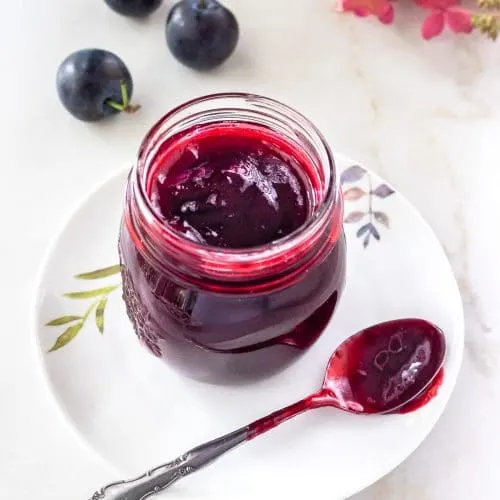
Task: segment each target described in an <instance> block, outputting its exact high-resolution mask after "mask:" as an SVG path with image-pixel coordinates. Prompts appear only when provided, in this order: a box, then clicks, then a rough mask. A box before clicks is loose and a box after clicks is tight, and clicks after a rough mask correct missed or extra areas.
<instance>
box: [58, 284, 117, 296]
mask: <svg viewBox="0 0 500 500" xmlns="http://www.w3.org/2000/svg"><path fill="white" fill-rule="evenodd" d="M119 286H120V285H113V286H105V287H103V288H95V289H94V290H85V291H82V292H69V293H65V294H64V296H65V297H68V298H69V299H91V298H93V297H100V296H101V295H107V294H108V293H111V292H113V291H114V290H116V289H117V288H118V287H119Z"/></svg>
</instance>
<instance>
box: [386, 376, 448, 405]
mask: <svg viewBox="0 0 500 500" xmlns="http://www.w3.org/2000/svg"><path fill="white" fill-rule="evenodd" d="M443 380H444V369H443V368H441V370H439V372H438V374H437V375H436V377H435V378H434V380H433V381H432V383H431V384H430V385H429V387H427V389H425V391H423V392H422V394H420V395H419V396H417V397H416V398H415V399H414V400H412V401H410V402H409V403H407V404H405V405H403V406H402V407H401V408H399V409H398V410H396V411H395V413H411V412H412V411H416V410H418V409H419V408H422V406H425V405H426V404H427V403H428V402H429V401H431V400H432V399H434V398H435V397H436V396H437V395H438V392H439V388H440V387H441V384H442V383H443Z"/></svg>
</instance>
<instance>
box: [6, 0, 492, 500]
mask: <svg viewBox="0 0 500 500" xmlns="http://www.w3.org/2000/svg"><path fill="white" fill-rule="evenodd" d="M168 4H169V2H168V1H166V2H165V5H164V7H163V8H162V10H161V11H159V12H157V13H156V15H155V16H154V17H153V18H152V19H151V20H150V21H148V22H145V23H135V22H131V21H128V20H126V19H123V18H120V17H118V16H116V15H115V14H114V13H113V12H111V11H110V10H108V9H107V8H106V7H105V5H104V2H103V1H102V0H94V1H88V0H71V2H69V1H66V0H43V1H38V0H17V1H14V2H12V1H11V2H6V3H5V5H4V6H2V16H1V20H0V23H1V27H0V41H1V43H0V62H1V65H0V67H1V68H2V71H1V75H2V76H1V77H0V91H1V96H2V106H1V120H0V127H1V132H0V140H1V151H2V153H3V162H2V167H1V169H2V186H1V196H0V214H1V219H0V220H1V231H0V248H1V253H0V256H1V258H0V269H1V276H2V281H3V286H2V287H0V304H1V305H2V307H1V311H2V318H3V321H2V339H3V340H2V348H1V350H0V396H1V399H2V405H1V410H0V443H1V446H0V498H15V499H19V500H31V499H35V498H36V499H51V500H58V499H61V500H67V499H68V498H71V499H73V498H75V499H77V498H82V499H83V498H85V497H86V496H85V495H86V494H87V493H88V492H89V491H90V490H91V489H92V488H93V487H94V486H96V485H99V484H101V483H102V482H103V481H106V480H107V479H108V478H109V470H106V467H105V466H103V464H102V463H101V462H99V461H97V460H96V459H95V457H93V456H91V455H89V454H88V452H87V451H86V450H84V449H82V448H81V447H80V446H79V445H78V443H77V442H76V441H75V440H74V438H73V435H72V434H71V432H70V431H69V430H68V428H67V427H66V426H64V425H63V424H62V421H61V419H60V417H59V415H58V414H57V412H56V411H55V407H54V405H53V402H52V401H51V398H50V396H49V395H48V394H47V391H46V389H45V387H44V386H43V384H42V382H41V379H40V374H39V367H38V366H37V364H36V362H35V356H34V354H33V351H34V346H33V343H32V341H31V336H30V331H29V306H30V298H31V296H32V293H33V285H34V279H35V276H36V273H37V269H38V267H39V265H40V262H41V258H42V255H43V253H44V251H45V250H46V248H47V246H48V244H49V242H50V240H51V238H52V237H53V235H54V233H55V232H56V231H57V230H58V229H59V228H60V227H61V226H62V224H63V223H64V220H65V218H66V216H67V214H68V212H69V210H70V209H72V208H73V207H74V206H75V205H76V204H77V202H78V200H79V199H81V198H82V196H84V194H85V193H86V192H87V191H88V190H89V189H91V188H92V186H93V185H95V184H96V183H97V182H99V180H100V179H101V178H103V177H105V176H106V175H107V174H108V173H109V172H110V171H112V170H114V169H116V168H117V167H118V166H120V165H122V164H123V163H124V162H125V161H129V160H130V158H131V157H133V155H134V153H135V151H136V148H137V145H138V142H139V140H140V139H141V137H142V136H143V134H144V133H145V131H146V130H147V128H148V126H149V125H150V124H151V123H152V122H153V121H154V120H155V119H156V118H158V117H159V116H160V115H161V114H162V113H163V112H165V111H166V110H168V109H169V108H171V107H172V106H173V105H175V104H178V103H180V102H182V101H184V100H186V99H187V98H189V97H193V96H196V95H199V94H203V93H209V92H213V91H223V90H246V91H252V92H257V93H263V94H267V95H270V96H272V97H275V98H278V99H281V100H283V101H285V102H287V103H289V104H291V105H293V106H295V107H297V108H299V109H300V110H302V111H303V112H305V113H306V114H307V115H309V116H310V117H311V118H312V119H313V120H314V121H315V122H316V123H317V124H318V125H319V126H320V128H322V129H323V130H324V132H325V134H326V135H327V137H328V138H329V140H330V141H331V144H332V146H333V147H334V148H335V149H337V150H340V151H344V152H346V153H348V154H349V155H350V156H352V157H354V158H358V159H359V160H360V161H363V162H364V163H365V164H366V165H367V166H369V167H370V168H372V169H373V170H375V171H376V172H378V173H379V174H381V175H382V176H383V177H385V178H386V179H388V180H389V181H390V182H392V183H393V184H394V185H395V186H396V187H397V188H398V189H399V190H400V191H401V192H402V193H403V194H405V195H406V196H407V197H408V198H409V199H410V200H411V201H412V202H413V203H414V204H415V205H416V206H417V207H418V208H419V209H420V211H421V212H422V214H423V216H424V217H425V218H426V219H427V220H428V221H429V223H430V224H431V226H432V227H433V228H434V230H435V232H436V233H437V235H438V237H439V239H440V240H441V242H442V244H443V246H444V247H445V249H446V252H447V253H448V255H449V258H450V260H451V262H452V265H453V268H454V271H455V273H456V276H457V279H458V281H459V283H460V287H461V291H462V295H463V301H464V306H465V313H466V328H467V331H466V349H465V358H464V363H463V369H462V372H461V375H460V378H459V381H458V385H457V388H456V390H455V392H454V394H453V396H452V399H451V401H450V404H449V406H448V408H447V410H446V412H445V414H444V415H443V417H442V419H441V420H440V422H439V423H438V425H437V426H436V428H435V430H434V431H433V432H432V433H431V435H430V436H429V437H428V439H427V440H426V441H425V442H424V444H423V445H422V446H421V447H420V448H419V449H418V450H417V451H416V452H415V453H414V454H413V455H412V456H411V457H410V458H409V459H408V460H407V461H406V462H405V463H404V464H402V465H401V466H400V467H399V468H398V469H397V470H395V471H394V472H393V473H392V474H390V475H389V476H387V477H386V478H384V479H382V480H380V481H379V482H378V483H377V484H375V485H374V486H372V487H371V488H369V489H367V490H365V491H364V492H363V493H361V494H359V495H357V496H356V497H354V498H355V499H356V500H402V499H404V500H448V499H449V500H468V499H469V498H470V497H471V495H472V496H474V497H475V498H481V499H482V500H489V499H491V500H493V499H496V498H498V491H499V490H500V474H498V472H497V468H498V464H499V463H500V433H498V431H497V422H498V413H499V412H500V391H499V390H498V387H500V375H499V373H498V367H499V363H500V294H499V293H498V283H500V259H499V257H498V247H499V243H500V236H499V229H498V226H499V224H498V223H499V214H500V196H499V195H498V186H499V185H500V164H499V155H498V144H499V137H500V106H499V103H500V85H499V81H500V46H499V45H498V44H497V45H495V44H492V43H491V42H489V41H487V40H485V39H482V38H480V37H479V36H475V35H472V36H463V37H455V36H453V35H444V36H442V37H441V38H439V39H436V40H434V41H432V42H424V41H422V40H420V38H419V32H418V24H417V21H416V17H417V15H419V14H420V13H419V12H417V11H412V9H411V8H410V7H409V6H404V5H403V6H400V9H399V14H401V15H399V16H398V19H397V20H396V24H395V25H394V26H392V27H386V26H383V25H381V24H379V23H378V22H375V21H374V22H371V21H367V20H360V19H357V18H353V17H351V16H339V15H337V14H336V13H335V12H334V11H333V10H332V4H331V2H330V1H329V0H273V1H272V2H271V1H269V0H255V1H251V2H250V1H244V0H232V1H229V0H228V1H227V4H228V5H230V6H231V7H232V8H233V10H234V12H235V13H236V14H237V16H238V18H239V20H240V23H241V28H242V38H241V42H240V44H239V47H238V50H237V53H236V54H235V55H234V57H233V58H232V59H231V60H230V62H228V64H227V65H225V66H224V67H223V68H222V69H221V70H220V71H217V72H215V73H214V74H210V75H199V74H197V73H194V72H191V71H189V70H186V69H184V68H183V67H181V66H180V65H178V64H177V63H176V62H175V61H174V60H173V59H172V58H171V57H170V56H169V54H168V53H167V49H166V46H165V44H164V39H163V23H164V19H165V16H166V12H167V10H168ZM401 10H402V11H403V12H401ZM87 46H98V47H102V48H107V49H109V50H113V51H115V52H117V53H118V54H120V55H121V56H122V57H123V59H124V60H125V61H126V62H127V63H128V65H129V66H130V69H131V70H132V72H133V74H134V76H135V83H136V94H135V98H136V100H137V101H138V102H140V103H141V104H142V106H143V108H142V110H141V111H140V113H139V114H137V115H135V116H133V117H128V116H123V117H120V118H118V119H117V120H111V121H109V122H107V123H103V124H97V125H87V124H83V123H79V122H77V121H75V120H74V119H73V118H72V117H71V116H69V115H68V114H67V113H66V112H65V111H64V110H63V108H62V107H61V105H60V104H59V102H58V100H57V96H56V93H55V85H54V77H55V71H56V68H57V65H58V63H59V62H60V61H61V60H62V59H63V58H64V57H65V56H66V55H67V54H68V53H69V52H71V51H72V50H75V49H78V48H82V47H87ZM409 244H411V241H410V242H409ZM422 265H425V263H424V262H423V263H422ZM381 452H383V450H381ZM332 475H333V477H334V471H332Z"/></svg>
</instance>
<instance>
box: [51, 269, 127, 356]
mask: <svg viewBox="0 0 500 500" xmlns="http://www.w3.org/2000/svg"><path fill="white" fill-rule="evenodd" d="M120 271H121V266H120V265H118V264H117V265H115V266H109V267H103V268H102V269H97V270H95V271H91V272H89V273H81V274H77V275H76V276H75V278H77V279H82V280H97V279H101V278H106V277H108V276H113V275H115V274H118V273H119V272H120ZM118 288H120V284H117V285H111V286H104V287H101V288H94V289H92V290H82V291H78V292H68V293H65V294H63V296H64V297H67V298H69V299H81V300H87V299H94V300H92V301H91V303H90V304H89V305H88V307H87V310H86V311H85V313H84V314H83V315H82V316H76V315H67V316H60V317H58V318H55V319H53V320H52V321H49V322H48V323H46V326H61V325H68V324H71V323H73V322H76V323H73V324H72V325H70V326H68V328H67V329H66V330H65V331H64V333H62V334H61V335H60V336H59V337H58V338H57V340H56V342H55V344H54V345H53V346H52V348H51V349H50V350H49V352H53V351H57V350H58V349H61V347H64V346H65V345H67V344H68V343H69V342H71V341H72V340H73V339H74V338H75V337H76V336H77V335H78V332H80V330H81V329H82V328H83V327H84V326H85V324H86V322H87V320H88V319H89V317H90V316H91V315H93V313H94V309H95V324H96V325H97V329H98V330H99V332H100V333H101V334H103V333H104V312H105V310H106V305H107V303H108V296H109V294H110V293H112V292H114V291H115V290H116V289H118Z"/></svg>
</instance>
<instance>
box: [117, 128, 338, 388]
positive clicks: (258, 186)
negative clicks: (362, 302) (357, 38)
mask: <svg viewBox="0 0 500 500" xmlns="http://www.w3.org/2000/svg"><path fill="white" fill-rule="evenodd" d="M297 148H298V146H297V145H296V144H294V143H290V142H289V141H287V140H285V139H284V138H283V137H281V136H280V135H279V134H277V133H276V132H274V131H272V130H269V129H264V128H261V127H256V126H254V125H253V126H250V125H247V124H245V123H238V124H235V125H231V126H227V125H225V124H222V125H221V126H220V127H214V126H207V127H204V126H201V127H196V128H193V129H190V130H187V131H185V132H183V133H181V134H177V135H176V136H174V137H173V138H171V139H169V140H167V141H165V142H164V143H163V144H161V145H160V146H159V147H158V148H157V149H156V150H155V151H156V152H155V158H154V162H153V163H152V164H150V166H149V168H150V171H151V175H150V176H149V177H148V178H147V180H146V182H145V192H146V194H147V195H148V197H149V200H150V203H151V206H152V209H153V210H154V211H155V212H156V214H157V216H159V217H160V219H161V220H162V221H163V222H164V227H165V228H169V229H170V230H171V229H172V228H173V229H174V230H175V232H177V233H179V232H180V233H182V235H183V236H184V238H186V241H185V243H183V244H185V245H189V244H191V242H190V240H196V241H197V242H198V243H201V244H202V245H204V246H206V248H207V251H211V249H213V251H219V250H217V249H220V248H221V247H223V248H231V249H233V248H234V249H238V250H240V249H245V248H248V249H250V250H251V249H252V248H256V246H258V245H262V244H266V243H270V242H275V241H277V240H279V239H280V238H283V237H285V236H286V235H287V234H289V233H291V232H293V231H300V226H301V225H302V224H303V222H304V221H305V220H306V219H307V218H308V217H309V216H310V212H311V210H312V204H311V203H310V200H312V199H313V198H314V196H315V194H314V189H315V186H314V181H311V179H310V178H309V177H310V174H309V172H310V165H308V164H307V163H306V161H305V160H304V158H305V156H304V153H303V152H301V151H299V150H297ZM129 188H130V186H129ZM311 193H312V194H311ZM127 196H129V197H130V190H129V194H128V195H127ZM339 203H341V201H340V202H339ZM340 213H341V210H340ZM334 219H335V218H334V215H333V214H332V215H331V218H330V219H328V220H329V221H330V220H331V221H332V222H331V225H332V226H331V227H333V225H334V222H335V220H334ZM130 220H131V216H130V212H127V211H126V212H125V214H124V218H123V222H122V227H121V231H120V241H119V251H120V256H121V263H122V275H123V284H124V293H123V296H124V301H125V304H126V308H127V313H128V316H129V318H130V320H131V322H132V324H133V326H134V329H135V331H136V334H137V335H138V337H139V339H140V340H141V341H142V342H143V344H144V345H146V346H147V347H148V348H149V350H150V351H151V352H152V353H153V354H155V355H156V356H158V357H161V358H163V359H165V360H166V361H167V362H168V363H169V364H170V365H173V366H174V367H176V368H177V369H178V370H180V371H181V372H183V373H185V374H186V375H188V376H190V377H192V378H196V379H201V380H205V381H210V382H215V383H238V382H246V381H249V380H252V379H256V378H261V377H263V376H268V375H270V374H272V373H273V372H275V371H277V370H280V369H282V368H283V367H284V366H286V365H287V364H288V363H290V362H291V361H292V360H294V359H296V358H297V357H298V356H299V355H300V354H302V353H303V352H304V351H305V350H306V349H307V348H308V347H309V346H310V345H312V344H313V343H314V341H315V340H316V339H317V338H318V337H319V336H320V335H321V333H322V332H323V331H324V328H325V327H326V325H327V323H328V321H329V320H330V317H331V315H332V314H333V312H334V309H335V307H336V305H337V303H338V300H339V298H340V295H341V293H342V291H343V287H344V281H345V257H346V246H345V237H344V234H343V232H342V231H340V234H339V236H338V238H336V239H329V240H328V244H327V245H326V246H325V247H324V249H326V250H323V251H322V254H321V255H322V258H320V259H315V258H314V259H312V260H311V263H310V264H309V263H308V262H307V261H306V263H305V264H304V265H303V266H302V265H301V268H300V269H301V271H300V274H298V275H297V277H296V278H294V279H293V281H290V282H286V284H284V285H281V284H280V285H279V286H274V285H273V283H274V280H276V279H278V278H279V279H280V280H281V278H282V275H280V276H279V277H278V278H276V277H275V276H273V275H270V276H269V277H268V278H266V279H267V280H268V281H266V282H265V283H269V286H267V284H266V287H265V291H263V288H259V287H260V286H261V285H262V279H260V281H255V282H253V281H252V280H251V279H249V280H245V282H244V283H243V285H244V286H242V288H241V289H242V290H244V291H241V292H238V293H235V292H234V291H232V290H233V288H231V287H230V285H231V286H234V283H231V284H227V291H226V284H225V283H224V282H220V283H218V286H217V288H216V290H214V287H213V286H212V282H210V286H205V284H204V282H203V279H201V278H199V279H198V278H197V279H196V281H193V280H192V279H191V277H190V276H187V277H186V278H184V277H183V276H179V274H173V273H171V272H170V271H168V270H166V269H165V268H163V269H162V270H161V271H160V270H159V268H158V266H154V265H153V264H152V259H151V257H150V255H148V253H147V251H145V249H144V247H143V246H142V243H141V237H140V235H139V234H138V233H137V230H136V227H137V224H139V222H137V221H135V222H134V223H131V222H130ZM335 224H337V227H338V221H337V222H335ZM328 231H331V228H330V229H329V230H328ZM325 234H326V235H327V237H328V238H330V236H328V235H329V234H330V232H328V233H325ZM184 238H183V239H184ZM323 241H324V240H323ZM294 255H295V254H294V253H292V254H291V255H289V256H288V257H287V259H289V262H290V263H293V259H294ZM311 255H312V256H313V257H314V256H315V255H318V252H316V251H313V252H311ZM164 258H165V260H168V259H169V255H167V254H165V256H164ZM302 267H304V270H303V271H302ZM186 271H189V269H186ZM286 271H287V270H286V269H285V270H284V271H283V272H286ZM281 283H283V282H281ZM254 286H255V288H254Z"/></svg>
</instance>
